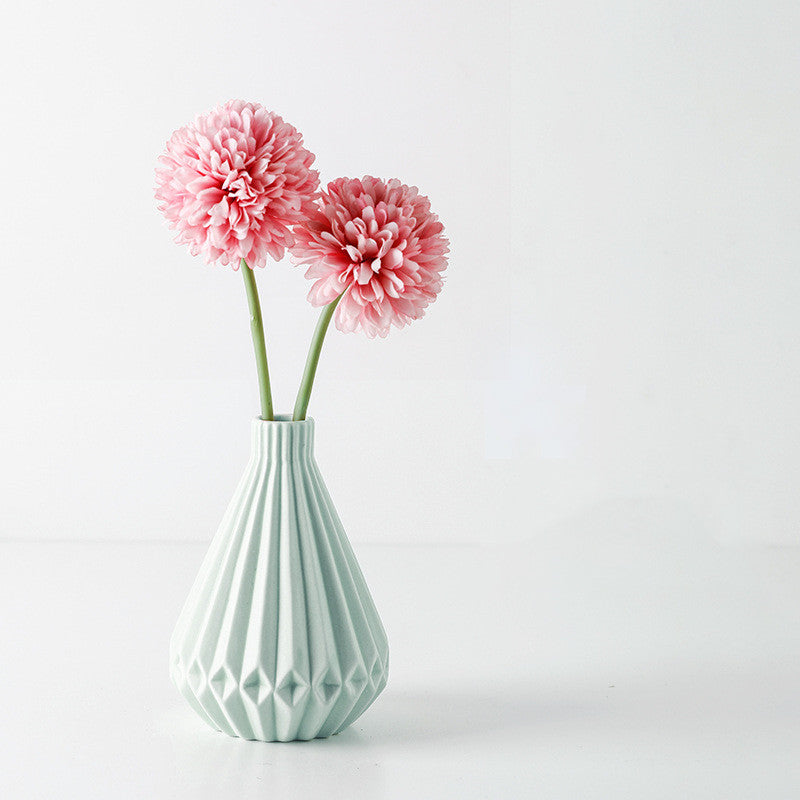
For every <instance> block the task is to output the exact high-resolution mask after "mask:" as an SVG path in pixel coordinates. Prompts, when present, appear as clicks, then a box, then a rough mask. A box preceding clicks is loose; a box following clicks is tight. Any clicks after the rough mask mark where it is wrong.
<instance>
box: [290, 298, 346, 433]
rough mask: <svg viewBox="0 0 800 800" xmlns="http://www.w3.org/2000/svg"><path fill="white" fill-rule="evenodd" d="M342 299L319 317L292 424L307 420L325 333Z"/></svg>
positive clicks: (326, 307)
mask: <svg viewBox="0 0 800 800" xmlns="http://www.w3.org/2000/svg"><path fill="white" fill-rule="evenodd" d="M342 294H343V293H342ZM341 299H342V295H341V294H340V295H339V296H338V297H337V298H336V299H335V300H333V301H331V302H330V303H328V305H326V306H325V308H323V309H322V313H321V314H320V315H319V321H318V322H317V327H316V329H315V330H314V336H313V337H312V339H311V347H309V349H308V358H307V359H306V366H305V369H304V370H303V380H302V381H301V382H300V389H299V391H298V392H297V401H296V402H295V404H294V414H292V422H299V421H300V420H303V419H305V418H306V412H307V411H308V401H309V400H310V398H311V389H312V388H313V386H314V376H315V375H316V373H317V364H318V363H319V354H320V353H321V352H322V342H323V341H324V339H325V333H326V332H327V330H328V325H330V322H331V318H332V317H333V312H334V311H335V310H336V306H337V305H338V303H339V301H340V300H341Z"/></svg>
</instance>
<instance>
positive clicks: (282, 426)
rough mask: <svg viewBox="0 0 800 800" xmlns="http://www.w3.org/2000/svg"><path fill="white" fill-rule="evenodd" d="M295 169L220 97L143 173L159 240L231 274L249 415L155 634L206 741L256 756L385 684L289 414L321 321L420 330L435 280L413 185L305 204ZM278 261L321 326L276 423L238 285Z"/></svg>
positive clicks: (263, 355)
mask: <svg viewBox="0 0 800 800" xmlns="http://www.w3.org/2000/svg"><path fill="white" fill-rule="evenodd" d="M313 163H314V155H313V154H312V153H310V152H309V151H308V150H307V149H306V148H305V147H304V146H303V138H302V136H301V135H300V133H299V132H298V131H297V130H296V129H295V128H294V127H293V126H292V125H290V124H289V123H287V122H285V121H284V120H283V119H281V117H279V116H278V115H276V114H274V113H272V112H270V111H268V110H267V109H265V108H263V107H262V106H260V105H258V104H255V103H246V102H243V101H241V100H233V101H230V102H228V103H225V104H223V105H221V106H219V107H217V108H215V109H214V110H212V111H211V112H209V113H207V114H205V115H202V116H199V117H198V118H197V119H196V120H195V122H194V123H193V124H192V125H188V126H186V127H184V128H181V129H179V130H177V131H176V132H175V133H174V134H173V135H172V137H171V138H170V140H169V142H168V143H167V147H166V151H165V152H164V154H163V155H162V156H161V157H160V159H159V165H158V167H157V169H156V198H157V200H158V201H159V208H160V210H161V211H162V212H163V214H164V216H165V217H166V219H167V221H168V223H169V225H170V226H171V227H172V228H173V229H174V230H176V231H177V241H178V242H179V243H182V244H187V245H188V246H189V249H190V251H191V253H192V255H202V256H204V258H205V260H206V261H207V262H208V263H221V264H224V265H228V266H230V267H232V268H233V270H240V271H241V273H242V276H243V278H244V284H245V292H246V295H247V302H248V306H249V311H250V327H251V333H252V338H253V346H254V350H255V358H256V367H257V373H258V386H259V395H260V403H261V414H260V416H259V417H257V418H256V419H254V420H253V423H252V432H251V442H252V445H251V457H250V461H249V463H248V465H247V467H246V469H245V472H244V475H243V476H242V478H241V480H240V482H239V485H238V487H237V489H236V491H235V493H234V496H233V499H232V500H231V503H230V505H229V506H228V509H227V511H226V513H225V516H224V517H223V520H222V523H221V524H220V526H219V528H218V530H217V533H216V534H215V536H214V538H213V540H212V542H211V546H210V548H209V551H208V553H207V554H206V557H205V559H204V561H203V563H202V565H201V568H200V571H199V573H198V576H197V578H196V580H195V583H194V585H193V587H192V589H191V591H190V593H189V597H188V599H187V601H186V604H185V606H184V608H183V611H182V612H181V614H180V617H179V619H178V622H177V625H176V628H175V631H174V633H173V636H172V640H171V643H170V669H171V675H172V679H173V681H174V682H175V684H176V686H177V687H178V689H179V690H180V692H181V694H183V696H184V697H185V698H186V699H187V701H188V702H189V704H190V705H191V706H192V707H193V708H194V710H195V711H196V712H197V713H198V715H199V716H200V717H201V718H202V719H204V720H205V721H206V722H208V723H209V724H210V725H211V726H212V727H214V728H216V729H218V730H222V731H224V732H225V733H228V734H230V735H232V736H240V737H243V738H246V739H259V740H262V741H290V740H295V739H312V738H315V737H326V736H330V735H331V734H334V733H338V732H339V731H341V730H343V729H344V728H346V727H347V726H348V725H350V724H351V723H352V722H353V721H354V720H355V719H357V718H358V717H359V716H360V715H361V714H362V713H363V712H364V711H365V710H366V709H367V707H368V706H369V705H370V704H371V703H372V702H373V701H374V700H375V698H376V697H377V696H378V695H379V694H380V692H381V691H382V690H383V688H384V686H385V685H386V680H387V676H388V659H389V651H388V642H387V638H386V633H385V631H384V629H383V625H382V624H381V621H380V618H379V616H378V612H377V610H376V609H375V605H374V603H373V600H372V597H371V596H370V593H369V589H368V588H367V584H366V582H365V580H364V577H363V575H362V573H361V570H360V568H359V566H358V562H357V561H356V558H355V555H354V554H353V550H352V548H351V546H350V543H349V541H348V539H347V536H346V534H345V532H344V529H343V528H342V525H341V522H340V521H339V517H338V515H337V513H336V510H335V508H334V506H333V503H332V502H331V499H330V496H329V494H328V492H327V489H326V488H325V484H324V482H323V480H322V476H321V474H320V472H319V468H318V466H317V464H316V461H315V459H314V453H313V445H314V422H313V420H312V419H310V418H307V416H306V415H307V411H308V405H309V400H310V397H311V391H312V388H313V384H314V376H315V374H316V370H317V364H318V362H319V357H320V353H321V350H322V344H323V340H324V337H325V334H326V332H327V330H328V327H329V325H330V322H331V319H333V321H334V324H335V325H336V327H337V328H338V329H339V330H341V331H346V332H351V331H359V330H360V331H363V332H364V333H366V334H367V336H370V337H375V336H380V337H385V336H386V335H387V333H388V332H389V330H390V328H391V326H392V325H394V326H396V327H398V328H401V327H403V326H405V325H407V324H408V323H409V322H411V321H412V320H415V319H419V318H420V317H422V316H423V314H424V312H425V309H426V308H427V306H428V305H429V304H430V303H431V302H433V301H434V300H435V299H436V297H437V295H438V293H439V291H440V290H441V288H442V272H443V271H444V269H445V268H446V266H447V258H446V254H447V252H448V242H447V239H446V238H445V236H444V234H443V227H442V224H441V223H440V222H439V221H438V218H437V217H436V215H435V214H433V213H432V212H431V209H430V203H429V201H428V199H427V198H426V197H424V196H423V195H421V194H419V192H418V190H417V189H416V188H415V187H412V186H406V185H405V184H403V183H401V182H400V181H399V180H388V181H383V180H380V179H378V178H373V177H369V176H365V177H363V178H360V179H359V178H339V179H337V180H334V181H332V182H331V183H329V184H328V186H327V189H325V190H320V188H319V175H318V173H317V172H316V171H315V170H314V169H312V164H313ZM287 250H288V251H289V253H290V254H291V255H292V257H293V259H294V261H295V263H296V264H298V265H303V266H304V267H305V268H306V271H305V275H306V278H308V279H310V280H311V281H313V283H312V285H311V289H310V291H309V293H308V299H309V301H310V302H311V303H312V305H314V306H319V307H322V312H321V314H320V317H319V322H318V323H317V326H316V330H315V331H314V334H313V336H312V340H311V346H310V348H309V352H308V357H307V360H306V364H305V369H304V372H303V377H302V380H301V383H300V387H299V389H298V393H297V400H296V402H295V406H294V411H293V413H292V414H291V415H277V416H276V415H275V414H274V411H273V406H272V392H271V387H270V378H269V369H268V365H267V348H266V342H265V336H264V324H263V319H262V314H261V307H260V303H259V298H258V289H257V286H256V280H255V275H254V270H255V268H260V267H264V266H266V262H267V259H268V258H271V259H273V260H274V261H279V260H281V259H282V258H283V257H284V255H285V253H286V251H287Z"/></svg>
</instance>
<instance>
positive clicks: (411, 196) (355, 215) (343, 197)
mask: <svg viewBox="0 0 800 800" xmlns="http://www.w3.org/2000/svg"><path fill="white" fill-rule="evenodd" d="M443 230H444V228H443V226H442V224H441V222H439V220H438V218H437V216H436V215H435V214H433V213H431V207H430V201H429V200H428V198H427V197H424V196H423V195H421V194H419V191H418V190H417V188H416V187H414V186H406V185H405V184H403V183H400V181H399V180H396V179H394V180H390V181H385V182H384V181H382V180H380V179H378V178H372V177H370V176H365V177H364V178H362V179H360V180H359V179H358V178H339V179H338V180H335V181H333V182H332V183H330V184H328V190H327V192H322V194H321V199H320V201H319V203H318V206H317V209H316V210H315V211H313V212H312V213H311V214H310V215H309V217H308V219H307V220H306V221H305V222H303V223H301V224H300V225H299V226H297V227H296V228H295V238H296V242H295V244H294V246H293V247H292V248H291V253H292V255H293V256H294V257H295V259H296V260H297V262H298V263H299V264H304V265H307V266H308V269H307V270H306V277H307V278H310V279H311V280H313V281H314V285H313V286H312V287H311V291H310V292H309V294H308V299H309V301H310V302H311V304H312V305H315V306H323V305H327V304H328V303H330V302H331V301H333V300H335V299H336V298H337V297H339V296H341V301H340V302H339V306H338V308H337V309H336V313H335V316H334V322H335V324H336V327H337V328H339V330H341V331H354V330H358V329H360V330H363V331H364V332H365V333H366V334H367V335H368V336H370V337H373V336H376V335H378V336H386V334H387V333H388V332H389V328H390V326H391V325H395V326H396V327H398V328H402V327H403V326H404V325H406V324H408V323H409V322H410V321H411V320H415V319H419V318H420V317H421V316H423V314H424V313H425V309H426V307H427V306H428V305H429V304H430V303H432V302H433V301H434V300H435V299H436V296H437V295H438V293H439V291H440V290H441V288H442V275H441V273H442V271H443V270H444V269H445V268H446V266H447V258H446V255H445V254H446V253H447V252H448V242H447V239H446V238H445V237H444V235H443Z"/></svg>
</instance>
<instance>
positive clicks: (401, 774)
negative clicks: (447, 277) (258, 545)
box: [0, 519, 800, 800]
mask: <svg viewBox="0 0 800 800" xmlns="http://www.w3.org/2000/svg"><path fill="white" fill-rule="evenodd" d="M673 522H677V521H675V520H673ZM204 549H205V545H201V544H169V543H155V542H154V543H149V544H147V543H144V544H143V543H127V544H126V543H116V544H111V543H83V544H75V543H67V542H65V543H53V542H51V543H19V542H17V543H14V542H6V543H2V544H0V609H2V618H1V620H0V626H1V627H0V642H1V643H2V644H1V645H0V708H2V718H1V719H2V722H0V725H1V727H0V797H2V798H9V799H11V798H13V800H17V799H18V798H19V800H28V799H31V800H32V799H34V798H48V800H49V799H50V798H59V799H63V800H66V799H67V798H80V799H81V800H92V799H93V798H103V799H104V800H109V799H110V798H147V800H151V799H152V800H160V799H161V798H170V799H175V800H179V799H180V798H191V799H192V800H201V799H202V798H209V800H212V799H213V800H220V798H237V800H246V799H247V798H265V797H274V798H280V800H291V799H292V798H317V797H324V798H326V800H337V798H342V800H345V799H346V800H353V799H354V798H355V799H356V800H357V799H358V798H365V800H378V799H379V798H397V799H398V800H400V799H401V798H402V800H409V798H413V799H414V800H420V799H427V798H459V799H460V800H469V798H502V799H503V800H506V799H508V798H533V797H537V798H603V799H604V800H607V799H609V798H613V799H614V800H619V798H628V797H630V798H647V799H648V800H656V798H665V799H666V798H669V800H674V799H675V798H678V797H680V798H725V799H726V800H732V799H733V798H759V800H766V798H793V797H798V796H800V626H799V625H798V616H799V614H798V608H800V604H798V599H800V589H799V588H798V587H800V580H798V578H799V577H800V550H798V549H791V548H784V549H766V548H761V549H731V548H724V547H721V546H719V545H716V544H714V543H713V542H711V541H707V540H704V539H703V538H702V535H701V534H699V533H698V532H696V531H691V530H688V529H687V530H685V531H683V532H681V531H680V525H678V524H673V525H668V526H667V527H666V528H664V527H663V526H662V527H659V525H655V526H654V525H653V524H651V523H649V522H647V521H646V520H643V521H642V525H641V526H638V525H636V524H635V520H634V522H633V523H632V522H631V520H630V519H628V524H627V525H626V526H624V527H622V528H620V527H618V526H616V525H615V524H614V522H613V519H610V520H607V521H606V524H600V525H596V524H595V525H591V526H576V527H574V528H573V529H570V530H561V531H556V532H553V534H552V536H548V537H546V538H545V537H543V538H540V539H539V540H537V541H533V542H527V543H520V544H519V545H512V546H504V547H492V546H485V547H479V546H474V545H473V546H469V545H464V546H402V545H388V544H387V545H356V552H357V554H358V557H359V559H360V561H361V563H362V567H363V569H364V572H365V574H366V576H367V579H368V582H369V583H370V585H371V587H372V591H373V594H374V596H375V600H376V603H377V605H378V608H379V610H380V611H381V614H382V617H383V619H384V623H385V625H386V629H387V632H388V634H389V639H390V646H391V652H392V664H391V674H390V679H389V686H388V687H387V689H386V691H385V693H384V694H383V695H382V696H381V697H380V698H379V699H378V700H377V701H376V703H375V705H374V706H373V707H372V708H371V709H370V710H369V711H368V712H367V713H366V714H365V715H364V716H363V717H361V719H359V720H358V721H357V722H356V724H355V726H354V727H353V728H351V729H349V730H347V731H345V732H344V733H342V734H340V735H338V736H335V737H333V738H332V739H329V740H317V741H314V742H310V743H291V744H264V743H258V742H245V741H241V740H237V739H231V738H228V737H227V736H225V735H224V734H221V733H217V732H215V731H212V730H211V729H209V728H207V727H206V726H205V725H204V723H203V722H201V721H200V720H199V719H197V718H196V717H195V716H194V714H193V712H192V711H190V709H189V708H188V706H187V705H186V704H185V703H184V701H183V700H182V699H181V698H180V696H179V695H178V694H177V692H176V691H175V689H174V688H173V687H172V685H171V684H170V681H169V678H168V675H167V643H168V639H169V635H170V632H171V627H172V625H173V623H174V620H175V617H176V615H177V613H178V610H179V607H180V605H181V603H182V601H183V598H184V596H185V594H186V592H187V590H188V587H189V584H190V583H191V580H192V578H193V576H194V573H195V571H196V569H197V567H198V565H199V561H200V559H201V558H202V555H203V552H204Z"/></svg>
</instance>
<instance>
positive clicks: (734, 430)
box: [0, 0, 800, 543]
mask: <svg viewBox="0 0 800 800" xmlns="http://www.w3.org/2000/svg"><path fill="white" fill-rule="evenodd" d="M4 17H5V21H4V25H3V30H2V33H0V68H1V69H2V74H3V76H4V79H3V82H2V88H1V89H0V92H2V100H3V104H2V108H3V112H2V113H3V120H2V122H3V124H2V125H1V126H0V144H1V145H2V150H1V151H0V152H2V165H3V166H2V175H3V181H2V186H3V191H2V192H0V233H1V234H2V242H3V256H4V257H3V287H2V292H0V335H2V345H1V346H0V403H1V404H2V406H1V408H2V417H0V536H2V537H16V538H25V539H28V538H34V537H40V538H72V537H80V538H87V539H105V538H157V539H206V538H208V537H209V536H210V535H211V533H212V532H213V529H214V527H215V526H216V523H217V521H218V518H219V517H220V515H221V513H222V510H223V508H224V506H225V503H226V502H227V500H228V498H229V496H230V494H231V492H232V489H233V486H234V484H235V482H236V479H237V477H238V473H239V471H240V470H241V468H242V467H243V465H244V461H245V459H246V455H247V448H248V436H249V431H248V427H249V418H250V417H252V416H254V415H255V414H256V413H257V395H256V385H255V373H254V368H253V362H252V352H251V350H250V341H249V332H248V325H247V313H246V306H245V300H244V295H243V288H242V285H241V278H240V277H239V276H238V275H237V274H234V273H232V272H231V271H230V270H228V269H224V268H209V267H207V266H205V265H204V264H203V263H202V262H201V261H200V260H199V259H193V258H192V257H191V256H189V254H188V252H186V251H185V250H184V249H181V248H179V247H177V246H176V245H174V244H173V243H172V241H171V234H170V233H169V232H168V231H167V230H166V228H165V226H164V225H163V223H162V221H161V219H160V218H159V216H158V215H157V212H156V211H155V208H154V201H153V199H152V186H153V167H154V164H155V160H156V157H157V155H158V154H159V152H160V151H161V149H162V148H163V146H164V143H165V142H166V139H167V138H168V136H169V135H170V133H171V132H172V131H173V129H175V128H176V127H179V126H180V125H182V124H184V123H186V122H188V121H190V120H191V119H192V118H193V117H194V115H195V114H196V113H198V112H201V111H204V110H207V109H208V108H210V107H211V106H213V105H215V104H217V103H219V102H222V101H224V100H226V99H228V98H231V97H243V98H245V99H250V100H255V101H259V102H262V103H264V104H265V105H267V106H268V107H270V108H273V109H275V110H277V111H278V112H279V113H281V114H282V115H283V116H285V118H286V119H288V120H289V121H291V122H292V123H294V124H295V125H297V127H298V128H299V129H300V130H301V131H302V132H303V133H304V135H305V138H306V143H307V145H308V147H309V148H310V149H311V150H313V151H314V152H315V153H316V154H317V159H318V162H317V165H318V167H319V168H320V170H321V172H322V177H323V180H325V181H327V180H331V179H333V178H335V177H338V176H339V175H354V176H355V175H361V174H364V173H367V172H368V173H372V174H376V175H381V176H385V177H390V176H397V177H400V178H401V179H402V180H404V181H406V182H408V183H415V184H417V185H418V186H419V187H420V188H421V189H422V191H423V192H425V193H427V194H428V195H429V196H430V197H431V200H432V203H433V206H434V209H435V210H436V211H437V212H438V213H439V214H440V216H441V218H442V220H443V221H444V223H445V225H446V228H447V231H448V233H449V236H450V238H451V241H452V256H451V266H450V269H449V277H448V282H447V285H446V287H445V290H444V292H443V293H442V295H441V297H440V299H439V300H438V301H437V302H436V304H435V305H434V306H432V307H431V309H430V313H429V316H428V317H427V318H426V319H425V320H423V321H421V322H418V323H416V324H415V325H413V326H412V327H411V328H409V329H407V330H405V331H403V332H400V333H398V332H393V333H392V334H391V335H390V337H389V339H388V340H386V341H370V340H367V339H365V338H363V337H361V336H356V335H343V334H340V333H338V332H332V333H331V335H330V336H329V339H328V342H327V345H326V350H325V352H324V354H323V361H322V365H321V368H320V373H319V376H318V384H317V388H316V392H315V396H314V398H313V400H312V408H311V413H312V414H313V416H314V417H315V418H316V419H317V424H318V429H317V431H318V432H317V435H318V460H319V462H320V465H321V467H322V469H323V472H324V473H325V475H326V478H327V480H328V482H329V487H330V489H331V493H332V494H333V496H334V499H335V500H336V501H337V505H338V506H339V509H340V512H341V515H342V517H343V519H344V521H345V524H346V526H347V527H348V530H349V531H350V534H351V537H352V538H353V539H354V540H377V541H408V542H419V541H430V540H436V541H460V540H481V541H483V540H494V541H504V540H519V539H525V538H529V537H531V536H533V535H543V534H547V532H548V531H557V530H558V529H559V528H558V526H559V525H560V524H562V523H563V522H564V521H565V520H568V519H570V518H573V517H585V516H586V515H587V514H588V515H591V514H593V513H595V510H597V511H598V513H602V509H604V508H608V507H609V506H613V507H618V506H619V505H620V504H622V505H623V506H624V505H625V504H630V507H631V508H637V509H640V508H641V507H642V506H643V505H644V506H648V505H650V506H651V507H652V508H653V509H658V510H659V512H658V513H662V511H664V510H665V509H666V510H667V511H666V512H664V513H669V509H672V510H673V511H674V512H675V513H676V514H677V515H678V517H679V518H681V519H684V518H686V519H691V520H693V525H695V526H696V527H697V531H696V532H697V534H698V535H703V536H709V535H710V536H713V537H716V538H717V539H720V540H724V541H742V540H744V541H751V540H755V541H761V542H769V543H779V542H783V543H785V542H794V543H800V494H799V493H798V491H797V486H798V479H800V423H799V422H798V413H797V409H798V405H799V401H800V381H799V380H798V367H800V354H799V353H798V332H800V327H799V325H798V319H797V318H798V314H797V305H798V298H799V297H800V269H798V267H799V266H800V264H798V261H799V260H800V259H799V258H798V252H800V230H799V229H798V221H799V220H800V201H799V200H798V189H797V176H798V167H799V166H800V156H799V155H798V146H797V142H798V127H799V125H798V123H799V122H800V111H799V110H798V109H799V108H800V105H799V104H798V100H799V99H800V60H799V59H798V56H797V37H798V32H800V6H798V5H796V4H793V3H777V2H773V3H764V2H754V1H753V2H738V3H736V2H734V3H731V2H724V3H723V2H717V3H713V2H704V3H697V4H694V3H678V2H647V3H641V2H631V3H590V2H581V3H575V2H572V3H569V2H567V3H545V4H538V3H536V4H531V3H526V2H505V3H502V2H501V3H494V4H490V3H477V2H466V3H465V2H463V1H462V2H455V1H454V0H453V1H451V0H447V1H446V2H422V1H421V0H406V2H402V3H399V2H395V3H375V2H372V3H366V2H322V0H317V2H278V3H275V2H269V3H268V2H255V0H251V1H250V2H242V3H235V2H231V3H225V4H222V3H211V2H192V3H180V2H158V3H156V2H153V1H152V0H143V2H140V3H138V4H135V5H134V4H128V5H126V6H123V5H120V4H116V3H100V2H89V1H88V0H84V1H83V2H72V3H69V4H67V3H52V2H44V0H29V1H28V2H26V3H25V4H22V3H19V4H17V5H16V6H15V7H14V8H12V9H10V10H7V11H6V12H4ZM258 279H259V285H260V288H261V292H262V297H263V304H264V308H265V317H266V320H267V326H268V334H269V342H268V344H269V347H270V351H269V352H270V359H271V371H272V374H273V383H274V391H275V394H276V400H277V406H278V408H279V409H281V410H288V409H289V408H290V407H291V404H292V401H293V393H294V391H295V388H296V384H297V381H298V379H299V373H300V370H301V366H302V362H303V360H304V357H305V349H306V346H307V342H308V338H309V336H310V333H311V330H312V328H313V324H314V319H315V317H316V313H315V312H314V311H313V310H312V309H311V308H310V307H309V306H308V304H307V303H306V302H305V300H304V295H305V291H306V290H307V286H306V282H305V281H304V279H303V277H302V274H301V272H300V271H298V270H295V269H293V268H292V267H290V266H289V262H288V259H287V260H286V261H284V262H282V263H280V264H278V265H271V266H269V267H268V269H267V270H266V271H264V272H262V273H260V274H259V275H258ZM692 533H694V532H689V534H690V535H691V534H692ZM554 535H555V534H554Z"/></svg>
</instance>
